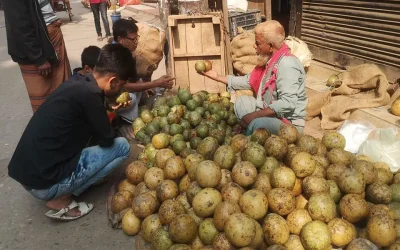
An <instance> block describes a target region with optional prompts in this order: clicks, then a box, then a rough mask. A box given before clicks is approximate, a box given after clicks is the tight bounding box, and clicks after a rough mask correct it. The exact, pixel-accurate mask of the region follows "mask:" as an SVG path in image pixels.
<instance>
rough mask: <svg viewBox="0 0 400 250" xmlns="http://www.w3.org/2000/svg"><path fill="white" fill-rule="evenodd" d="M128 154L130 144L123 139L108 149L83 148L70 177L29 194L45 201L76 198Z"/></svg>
mask: <svg viewBox="0 0 400 250" xmlns="http://www.w3.org/2000/svg"><path fill="white" fill-rule="evenodd" d="M129 152H130V144H129V143H128V141H127V140H126V139H125V138H123V137H119V138H116V139H114V144H113V145H112V146H111V147H108V148H104V147H100V146H94V147H89V148H85V149H84V150H83V151H82V154H81V157H80V159H79V162H78V166H77V167H76V169H75V171H74V172H72V174H71V176H69V177H67V178H65V179H64V180H62V181H60V182H59V183H57V184H55V185H53V186H51V187H50V188H48V189H41V190H36V189H32V190H29V192H30V193H31V194H32V195H33V196H34V197H36V198H37V199H39V200H45V201H48V200H52V199H55V198H57V197H60V196H62V195H67V194H73V195H75V196H78V195H80V194H81V193H82V192H83V191H85V190H86V189H87V188H89V187H90V186H91V185H92V184H93V183H95V182H96V181H98V180H100V179H102V178H104V177H106V176H107V175H108V174H109V173H110V172H111V171H112V170H114V169H115V168H117V167H118V166H120V165H121V163H122V162H123V161H124V160H126V159H127V158H128V157H129Z"/></svg>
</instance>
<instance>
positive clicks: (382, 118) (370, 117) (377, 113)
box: [348, 106, 400, 128]
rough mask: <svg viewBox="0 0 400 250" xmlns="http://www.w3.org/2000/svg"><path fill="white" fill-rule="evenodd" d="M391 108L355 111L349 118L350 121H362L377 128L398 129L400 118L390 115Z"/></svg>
mask: <svg viewBox="0 0 400 250" xmlns="http://www.w3.org/2000/svg"><path fill="white" fill-rule="evenodd" d="M389 109H390V107H389V106H384V107H379V108H369V109H358V110H355V111H354V112H353V113H352V114H351V115H350V117H349V119H348V120H349V121H361V122H367V123H370V124H372V125H374V126H375V127H377V128H388V127H398V128H400V118H399V117H398V116H395V115H392V114H391V113H389Z"/></svg>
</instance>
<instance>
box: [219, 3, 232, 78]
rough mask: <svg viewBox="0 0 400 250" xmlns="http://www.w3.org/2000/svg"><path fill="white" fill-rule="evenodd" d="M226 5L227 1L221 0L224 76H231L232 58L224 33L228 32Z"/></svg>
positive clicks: (228, 40) (229, 42) (229, 41)
mask: <svg viewBox="0 0 400 250" xmlns="http://www.w3.org/2000/svg"><path fill="white" fill-rule="evenodd" d="M227 5H228V3H227V1H224V0H222V17H223V19H224V23H223V27H222V28H223V30H224V34H225V35H224V37H225V56H226V61H225V65H226V74H229V75H231V74H233V65H232V56H231V46H230V45H231V39H230V37H229V36H228V34H226V33H225V31H227V30H229V15H228V6H227Z"/></svg>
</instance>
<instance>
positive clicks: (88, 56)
mask: <svg viewBox="0 0 400 250" xmlns="http://www.w3.org/2000/svg"><path fill="white" fill-rule="evenodd" d="M100 50H101V49H100V48H99V47H97V46H89V47H87V48H85V49H84V50H83V52H82V54H81V62H82V68H84V67H85V66H86V65H87V66H89V67H90V68H91V69H94V66H96V63H97V59H98V58H99V55H100Z"/></svg>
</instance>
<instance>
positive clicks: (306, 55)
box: [285, 36, 313, 68]
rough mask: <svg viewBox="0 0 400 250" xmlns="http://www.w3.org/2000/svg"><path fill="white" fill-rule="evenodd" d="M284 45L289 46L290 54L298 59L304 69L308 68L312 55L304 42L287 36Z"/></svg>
mask: <svg viewBox="0 0 400 250" xmlns="http://www.w3.org/2000/svg"><path fill="white" fill-rule="evenodd" d="M285 43H286V44H287V45H288V46H289V48H290V50H291V52H292V54H293V55H295V56H296V57H297V58H299V60H300V62H301V63H302V64H303V66H304V67H305V68H306V67H310V64H311V61H312V59H313V55H312V53H311V51H310V50H309V49H308V46H307V44H306V43H305V42H303V41H302V40H300V39H298V38H297V37H294V36H288V37H287V38H286V40H285Z"/></svg>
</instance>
